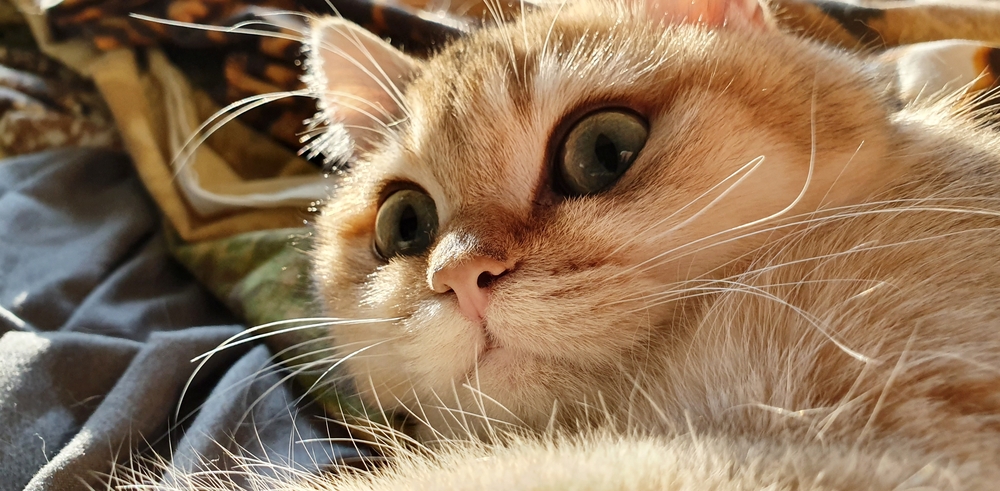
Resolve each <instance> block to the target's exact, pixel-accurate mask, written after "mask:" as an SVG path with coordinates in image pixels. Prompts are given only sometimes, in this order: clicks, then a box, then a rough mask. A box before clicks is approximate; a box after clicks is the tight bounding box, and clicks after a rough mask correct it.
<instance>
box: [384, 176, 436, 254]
mask: <svg viewBox="0 0 1000 491" xmlns="http://www.w3.org/2000/svg"><path fill="white" fill-rule="evenodd" d="M437 226H438V217H437V209H436V208H435V207H434V200H432V199H431V197H430V196H427V194H426V193H424V192H422V191H418V190H416V189H402V190H399V191H396V192H394V193H392V194H391V195H389V197H388V198H386V199H385V201H384V202H383V203H382V206H381V207H380V208H379V210H378V215H377V216H376V217H375V248H376V250H378V253H379V254H380V255H381V256H382V257H384V258H386V259H389V258H392V257H394V256H412V255H415V254H421V253H423V252H425V251H426V250H427V248H428V247H430V245H431V242H433V241H434V234H435V233H437Z"/></svg>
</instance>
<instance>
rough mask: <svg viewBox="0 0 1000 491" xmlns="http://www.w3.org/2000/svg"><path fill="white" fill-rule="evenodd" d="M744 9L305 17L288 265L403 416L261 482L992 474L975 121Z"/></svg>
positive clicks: (681, 1)
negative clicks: (336, 452) (380, 439)
mask: <svg viewBox="0 0 1000 491" xmlns="http://www.w3.org/2000/svg"><path fill="white" fill-rule="evenodd" d="M764 7H765V6H762V5H759V4H758V3H757V2H755V1H742V0H676V1H674V0H649V1H644V0H579V1H575V2H571V3H566V4H558V5H553V6H551V7H542V8H538V9H535V10H533V11H530V12H527V13H525V14H524V15H523V16H520V17H519V18H518V19H516V20H514V21H512V22H510V23H500V24H498V25H497V26H495V27H492V28H488V29H483V30H481V31H478V32H475V33H472V34H470V35H469V36H467V37H464V38H462V39H459V40H457V41H455V42H454V43H452V44H450V45H449V46H447V47H445V48H443V49H442V51H441V52H440V53H438V54H437V55H435V56H434V57H432V58H430V59H428V60H418V59H415V58H411V57H409V56H407V55H406V54H404V53H403V52H401V51H398V50H396V49H395V48H393V47H391V46H390V45H389V44H387V43H386V42H384V41H382V40H380V39H378V38H377V37H375V36H372V35H371V34H369V33H367V32H366V31H364V30H363V29H361V28H360V27H357V26H354V25H352V24H350V23H348V22H346V21H343V20H341V19H335V18H334V19H327V20H325V21H322V22H319V23H317V24H316V25H315V26H314V29H313V37H312V40H311V44H312V50H311V55H310V58H311V63H310V65H311V76H310V83H311V87H312V89H313V91H314V92H315V93H316V94H317V96H318V97H319V99H320V102H321V104H322V111H323V115H324V116H325V117H326V119H327V120H328V123H329V127H328V128H327V130H326V133H325V134H324V136H323V138H321V139H320V142H319V143H318V145H320V146H322V148H323V149H325V150H326V151H327V152H329V154H330V155H331V158H334V159H339V160H347V161H350V170H348V171H346V172H345V175H344V176H343V177H342V180H341V181H340V182H339V184H338V186H337V189H336V190H335V192H334V194H333V196H332V198H331V200H330V201H329V202H328V203H327V204H326V205H325V209H324V211H323V213H322V214H321V216H319V217H318V218H317V220H316V231H317V239H316V247H315V251H314V252H313V255H314V276H315V285H316V291H317V293H318V296H319V298H320V299H321V302H322V304H323V305H324V307H325V308H326V310H327V311H328V313H329V314H331V315H336V316H338V317H346V318H353V319H381V320H380V321H372V322H371V323H368V324H363V325H348V326H334V327H332V328H331V330H332V332H331V334H333V335H334V337H335V339H336V341H337V344H338V346H339V347H340V349H341V352H340V354H339V356H338V357H337V360H338V363H340V364H342V366H343V367H344V368H345V369H346V370H347V372H348V373H349V374H350V375H351V377H352V378H353V380H354V384H355V386H356V388H357V390H358V393H359V394H360V395H361V397H362V398H363V399H364V400H365V402H366V403H367V404H368V405H369V406H370V407H373V408H379V409H380V410H381V411H384V412H385V413H387V414H395V415H402V416H404V417H405V418H406V420H407V422H408V424H410V425H411V426H410V430H411V434H412V435H413V436H414V438H415V440H414V441H415V442H418V443H417V444H416V445H411V446H407V445H399V446H398V447H397V448H395V449H394V450H393V451H392V452H391V455H392V456H393V457H394V459H393V461H394V462H393V464H391V465H388V466H385V467H381V468H379V469H376V470H374V471H372V472H348V473H345V474H343V475H340V476H335V477H323V478H308V477H303V478H302V482H299V483H297V484H291V485H288V487H289V488H292V489H299V488H302V489H305V488H308V489H312V488H316V489H404V488H405V489H564V488H565V489H726V490H729V489H733V490H735V489H789V490H792V489H795V490H820V489H852V490H853V489H886V490H888V489H995V487H996V484H995V483H996V482H998V481H997V480H998V479H1000V335H998V334H1000V333H998V330H1000V303H998V302H997V300H998V299H1000V261H998V260H997V258H996V254H997V251H1000V201H998V200H1000V137H998V136H997V133H996V132H995V130H994V129H992V128H991V127H990V126H989V125H987V124H984V123H981V122H976V121H973V120H972V119H970V118H969V117H968V116H967V115H966V114H964V113H962V112H961V111H955V110H954V109H953V108H952V107H950V106H947V105H944V104H942V103H939V102H937V101H936V100H933V99H928V100H927V101H924V102H922V103H912V104H903V103H901V102H900V99H899V97H898V96H897V93H896V91H897V87H896V81H895V79H894V78H893V77H894V76H893V72H892V71H891V70H888V69H887V68H886V67H885V66H884V65H882V64H881V63H880V61H879V60H878V59H876V58H870V57H864V56H859V55H853V54H848V53H845V52H842V51H838V50H836V49H834V48H830V47H827V46H822V45H819V44H817V43H815V42H813V41H807V40H803V39H800V38H798V37H796V36H794V35H792V34H788V33H783V32H780V31H779V30H778V29H776V28H775V27H774V23H773V22H772V19H771V14H770V13H769V12H768V10H767V9H766V8H764ZM399 438H408V437H399ZM427 449H429V450H427Z"/></svg>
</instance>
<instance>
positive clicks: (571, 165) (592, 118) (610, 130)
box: [556, 109, 649, 195]
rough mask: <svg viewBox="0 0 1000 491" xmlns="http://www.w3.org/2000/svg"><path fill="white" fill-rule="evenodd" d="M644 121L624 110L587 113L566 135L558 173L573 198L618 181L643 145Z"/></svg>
mask: <svg viewBox="0 0 1000 491" xmlns="http://www.w3.org/2000/svg"><path fill="white" fill-rule="evenodd" d="M648 136H649V129H648V128H647V126H646V121H645V120H643V119H642V118H640V117H639V116H638V115H636V114H635V113H632V112H631V111H627V110H621V109H613V110H605V111H600V112H594V113H590V114H588V115H586V116H584V117H583V118H582V119H580V120H579V121H578V122H577V123H576V124H575V125H573V127H572V128H571V129H570V130H569V133H567V134H566V139H565V140H563V142H562V146H561V147H560V148H559V153H558V154H557V155H558V156H557V159H558V160H557V162H556V166H557V171H558V173H559V177H560V178H561V180H562V184H563V186H564V188H565V190H566V191H567V192H568V193H569V194H572V195H584V194H591V193H596V192H598V191H602V190H604V189H606V188H608V187H609V186H611V185H612V184H614V183H615V181H617V180H618V178H619V177H621V175H622V174H624V173H625V171H626V170H627V169H628V168H629V167H630V166H631V165H632V162H634V161H635V158H636V156H638V154H639V151H640V150H642V147H643V145H645V144H646V138H647V137H648Z"/></svg>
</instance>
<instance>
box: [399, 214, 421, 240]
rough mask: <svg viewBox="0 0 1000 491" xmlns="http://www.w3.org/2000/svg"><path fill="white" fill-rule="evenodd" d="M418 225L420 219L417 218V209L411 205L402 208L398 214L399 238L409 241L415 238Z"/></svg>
mask: <svg viewBox="0 0 1000 491" xmlns="http://www.w3.org/2000/svg"><path fill="white" fill-rule="evenodd" d="M418 225H420V221H419V220H418V219H417V210H414V209H413V207H412V206H407V207H406V208H403V211H402V212H401V213H400V214H399V240H400V241H401V242H410V241H412V240H413V239H415V238H417V226H418Z"/></svg>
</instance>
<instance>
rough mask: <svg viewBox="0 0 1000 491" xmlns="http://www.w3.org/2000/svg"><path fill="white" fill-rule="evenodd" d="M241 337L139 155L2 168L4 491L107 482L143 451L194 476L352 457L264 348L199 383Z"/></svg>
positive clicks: (229, 358)
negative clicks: (208, 466) (260, 463)
mask: <svg viewBox="0 0 1000 491" xmlns="http://www.w3.org/2000/svg"><path fill="white" fill-rule="evenodd" d="M242 329H243V327H242V326H240V325H238V324H237V322H236V320H235V319H234V318H233V317H232V316H231V315H230V314H229V313H228V312H227V311H226V310H225V309H224V308H223V307H222V306H221V304H219V303H218V302H216V301H215V300H214V299H213V298H212V297H211V296H210V295H209V294H208V293H207V292H206V291H205V290H204V289H202V288H201V287H200V286H199V285H197V284H196V283H195V282H194V281H193V280H192V278H191V277H190V275H189V274H188V273H187V272H186V271H184V270H183V269H182V268H181V267H179V266H178V265H177V264H176V263H174V262H173V261H172V260H171V259H170V257H169V256H168V253H167V249H166V245H165V240H164V237H163V232H162V230H161V229H160V225H159V220H158V218H157V214H156V210H155V208H154V206H153V205H152V203H151V202H150V200H149V198H148V197H147V196H146V194H145V193H144V191H143V189H142V187H141V184H140V183H139V181H138V179H137V178H136V176H135V173H134V171H133V169H132V167H131V164H130V162H129V160H128V159H127V157H125V156H124V155H122V154H120V153H115V152H109V151H98V150H68V151H56V152H49V153H43V154H37V155H31V156H27V157H21V158H15V159H7V160H0V491H7V490H20V489H30V490H60V491H66V490H75V489H80V490H83V489H88V486H93V487H96V488H101V487H103V486H102V482H104V481H105V480H106V477H102V476H106V475H107V474H109V473H111V472H112V470H113V465H112V464H113V463H114V462H116V461H117V462H121V463H129V462H131V461H130V458H131V457H130V456H131V455H132V454H133V453H135V452H137V451H145V452H146V455H147V456H148V455H152V454H153V452H155V453H156V454H159V455H160V456H163V457H164V458H171V457H173V459H174V460H173V465H174V466H176V467H177V468H179V469H182V470H196V469H197V468H198V465H199V463H200V462H204V461H211V462H212V465H213V466H217V467H221V468H226V467H228V466H230V465H231V464H232V459H233V456H234V455H239V456H247V457H250V458H256V459H261V460H265V461H269V462H275V463H283V464H293V465H295V466H296V467H299V468H303V469H315V468H317V467H324V466H325V465H327V464H328V463H330V462H332V461H333V460H335V459H337V458H340V457H342V456H348V455H352V454H353V451H351V450H350V449H348V448H347V447H341V446H337V445H335V444H332V443H330V436H329V435H330V434H331V430H330V428H328V427H327V425H326V424H325V423H324V420H323V419H322V418H320V417H319V415H317V414H314V413H312V412H310V409H309V408H300V407H297V406H296V402H297V400H296V398H295V397H296V396H295V395H294V394H295V393H294V391H293V389H292V388H291V387H290V385H289V384H288V383H287V382H285V374H284V373H282V372H280V371H279V370H278V369H277V368H276V367H275V366H273V364H272V358H271V355H270V353H269V352H268V350H267V348H266V347H264V346H261V345H251V344H244V345H241V346H238V347H235V348H231V349H226V350H222V351H220V352H219V353H217V354H216V355H214V356H212V357H211V358H209V362H208V363H206V364H205V365H204V366H203V367H201V368H200V369H198V370H197V373H196V369H197V368H198V364H197V363H192V361H191V360H192V359H193V358H195V357H197V356H198V355H200V354H202V353H204V352H206V351H209V350H211V349H212V348H214V347H216V346H217V345H219V344H220V343H221V342H223V341H225V340H226V339H227V338H230V337H231V336H234V335H236V334H238V333H239V332H240V331H241V330H242ZM193 374H194V375H195V376H194V377H193V378H192V375H193ZM189 380H190V381H191V383H190V387H189V388H188V389H187V391H186V392H183V391H184V390H185V386H186V384H188V382H189ZM182 392H183V394H184V398H183V400H182V399H181V395H182ZM175 415H180V418H177V417H175ZM130 465H134V463H133V464H130ZM164 479H169V475H168V476H166V477H164Z"/></svg>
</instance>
